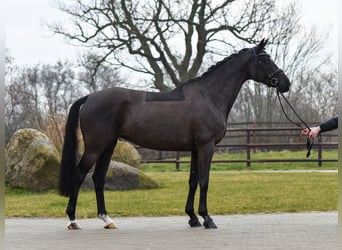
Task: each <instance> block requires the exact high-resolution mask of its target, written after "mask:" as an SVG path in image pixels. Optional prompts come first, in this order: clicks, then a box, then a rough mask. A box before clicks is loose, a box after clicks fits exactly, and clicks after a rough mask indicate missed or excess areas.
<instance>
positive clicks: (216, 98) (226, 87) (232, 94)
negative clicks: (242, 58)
mask: <svg viewBox="0 0 342 250" xmlns="http://www.w3.org/2000/svg"><path fill="white" fill-rule="evenodd" d="M232 68H234V69H232V70H224V69H221V72H217V74H219V75H220V77H219V78H218V80H216V81H209V83H210V84H208V92H209V94H210V96H211V99H212V100H213V102H214V103H215V105H216V106H217V107H218V108H219V109H220V111H221V113H222V114H223V115H225V117H226V119H227V117H228V114H229V111H230V110H231V108H232V106H233V104H234V102H235V100H236V98H237V96H238V94H239V92H240V89H241V87H242V84H243V83H244V82H245V81H246V80H247V78H248V77H247V71H246V68H247V66H246V63H243V62H240V63H237V64H235V65H234V67H232Z"/></svg>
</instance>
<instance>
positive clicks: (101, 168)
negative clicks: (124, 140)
mask: <svg viewBox="0 0 342 250" xmlns="http://www.w3.org/2000/svg"><path fill="white" fill-rule="evenodd" d="M116 142H117V141H116V140H115V142H114V143H113V144H112V145H111V146H109V147H108V148H107V149H106V150H105V151H104V152H103V153H102V154H101V156H100V157H99V159H98V161H97V162H96V166H95V170H94V174H93V181H94V186H95V193H96V201H97V214H98V217H99V218H100V219H102V220H103V221H104V222H105V226H104V227H105V228H106V229H114V228H117V226H116V225H115V223H114V222H113V221H112V219H111V218H110V217H109V216H108V215H107V210H106V205H105V199H104V185H105V181H106V173H107V170H108V166H109V163H110V160H111V157H112V154H113V150H114V147H115V145H116Z"/></svg>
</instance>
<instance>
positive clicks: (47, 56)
mask: <svg viewBox="0 0 342 250" xmlns="http://www.w3.org/2000/svg"><path fill="white" fill-rule="evenodd" d="M276 1H277V2H278V3H280V4H286V3H288V2H292V1H293V0H276ZM297 1H298V2H299V4H300V5H301V6H302V10H301V16H302V19H301V21H302V22H303V24H304V25H305V26H306V27H311V26H312V25H315V26H317V28H318V31H323V32H326V31H327V32H329V34H330V39H329V42H328V44H327V48H326V53H330V54H332V55H333V60H334V61H335V62H336V65H337V52H336V53H333V52H334V51H337V37H338V32H337V22H338V15H337V13H338V11H337V9H338V8H337V7H338V0H297ZM4 5H5V11H4V20H5V44H6V48H8V49H9V51H10V55H11V56H12V57H14V59H15V63H16V64H18V65H22V66H23V65H34V64H37V63H54V62H56V61H57V60H59V59H62V60H63V59H70V60H75V59H76V58H77V56H78V55H79V54H80V53H81V52H82V48H80V47H76V46H73V45H70V44H67V43H66V41H65V40H63V38H62V37H60V36H56V35H53V34H52V32H51V31H49V29H48V28H47V27H46V26H45V25H44V22H45V21H48V22H51V21H61V20H65V19H66V18H67V17H66V16H65V15H64V14H63V13H61V12H60V11H59V10H57V9H56V8H55V7H54V1H53V0H30V1H28V0H15V1H14V0H5V3H4Z"/></svg>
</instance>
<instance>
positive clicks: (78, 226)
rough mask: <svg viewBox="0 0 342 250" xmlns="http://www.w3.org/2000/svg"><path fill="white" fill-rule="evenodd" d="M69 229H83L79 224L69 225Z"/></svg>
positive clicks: (71, 223)
mask: <svg viewBox="0 0 342 250" xmlns="http://www.w3.org/2000/svg"><path fill="white" fill-rule="evenodd" d="M67 228H68V229H69V230H78V229H82V227H81V226H80V224H78V223H77V222H70V223H69V224H68V225H67Z"/></svg>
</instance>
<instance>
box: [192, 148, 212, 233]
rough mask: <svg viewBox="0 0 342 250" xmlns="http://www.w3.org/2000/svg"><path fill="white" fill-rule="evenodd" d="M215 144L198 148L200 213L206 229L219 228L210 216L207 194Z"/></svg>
mask: <svg viewBox="0 0 342 250" xmlns="http://www.w3.org/2000/svg"><path fill="white" fill-rule="evenodd" d="M214 145H215V144H214V142H211V143H207V144H205V145H201V146H198V148H197V153H198V157H197V158H198V176H199V185H200V201H199V208H198V213H199V214H200V215H201V216H202V217H203V219H204V222H203V226H204V227H205V228H217V226H216V225H215V223H214V221H213V220H212V218H211V217H210V216H209V214H208V209H207V192H208V187H209V172H210V164H211V159H212V157H213V153H214Z"/></svg>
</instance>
